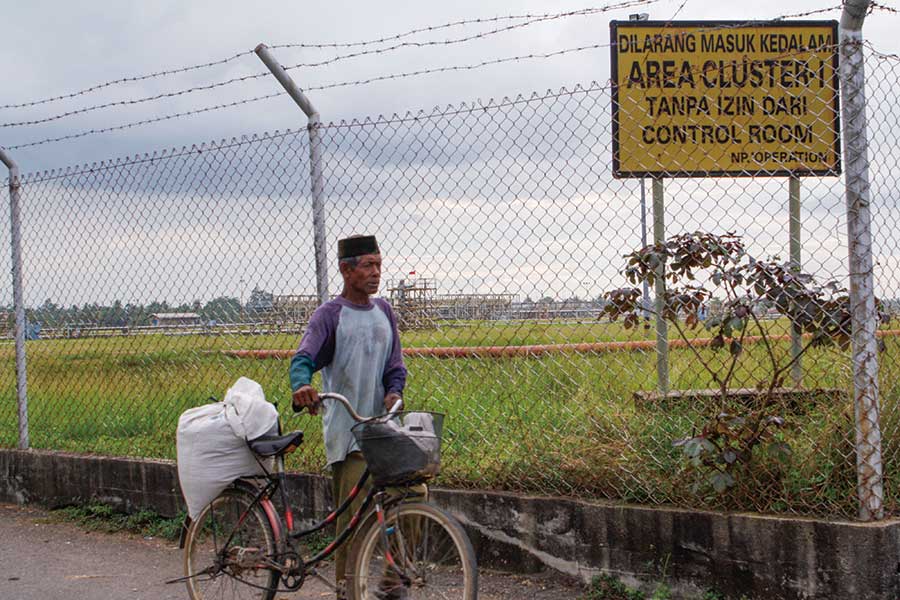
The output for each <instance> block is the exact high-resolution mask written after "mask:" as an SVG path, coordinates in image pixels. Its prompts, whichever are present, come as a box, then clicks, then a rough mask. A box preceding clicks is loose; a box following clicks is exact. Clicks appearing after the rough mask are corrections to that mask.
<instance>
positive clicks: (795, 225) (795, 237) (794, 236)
mask: <svg viewBox="0 0 900 600" xmlns="http://www.w3.org/2000/svg"><path fill="white" fill-rule="evenodd" d="M788 197H789V200H788V204H789V207H788V213H789V214H790V216H789V219H790V225H789V231H790V238H791V239H790V261H791V269H792V270H794V271H795V272H799V271H800V264H801V262H800V261H801V256H800V254H801V249H802V244H801V241H800V236H801V224H800V178H799V177H796V176H794V175H791V177H790V179H788ZM802 336H803V332H802V331H801V330H800V327H799V326H798V325H796V324H792V325H791V359H796V360H795V361H794V364H793V365H791V379H792V380H793V382H794V387H797V388H798V387H800V386H802V385H803V364H802V361H803V359H802V358H796V357H797V356H799V354H800V352H801V351H802V346H803V337H802Z"/></svg>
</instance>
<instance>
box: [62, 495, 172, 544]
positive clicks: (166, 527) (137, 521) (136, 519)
mask: <svg viewBox="0 0 900 600" xmlns="http://www.w3.org/2000/svg"><path fill="white" fill-rule="evenodd" d="M50 514H51V517H52V518H54V519H58V520H60V521H67V522H70V523H75V524H77V525H78V526H79V527H82V528H84V529H88V530H90V531H102V532H105V533H118V532H127V533H136V534H139V535H142V536H145V537H158V538H163V539H166V540H172V541H174V540H177V539H178V538H179V536H180V535H181V525H182V523H183V521H184V515H179V516H177V517H174V518H167V517H163V516H160V515H158V514H156V513H155V512H153V511H149V510H142V511H139V512H136V513H132V514H125V513H122V512H119V511H117V510H116V509H115V508H113V507H112V506H109V505H108V504H102V503H97V502H93V503H88V504H83V505H77V506H67V507H65V508H60V509H57V510H54V511H52V512H51V513H50Z"/></svg>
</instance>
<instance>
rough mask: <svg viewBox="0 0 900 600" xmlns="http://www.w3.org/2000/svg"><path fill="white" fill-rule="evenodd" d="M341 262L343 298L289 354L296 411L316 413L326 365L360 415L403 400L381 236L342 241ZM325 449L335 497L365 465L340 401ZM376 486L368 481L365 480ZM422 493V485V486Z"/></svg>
mask: <svg viewBox="0 0 900 600" xmlns="http://www.w3.org/2000/svg"><path fill="white" fill-rule="evenodd" d="M338 260H339V267H340V271H341V277H342V278H343V280H344V285H343V290H342V291H341V294H340V296H338V297H336V298H334V299H333V300H330V301H329V302H326V303H325V304H323V305H322V306H320V307H319V308H318V309H316V311H315V312H314V313H313V315H312V317H311V318H310V321H309V325H308V326H307V329H306V332H305V333H304V335H303V339H302V340H301V341H300V347H299V348H298V350H297V352H296V354H294V357H293V359H292V360H291V367H290V380H291V390H292V392H293V399H292V400H293V407H294V410H295V411H300V410H302V409H303V408H306V409H308V410H309V411H310V413H312V414H316V413H317V411H318V406H319V397H318V392H317V391H316V389H315V388H314V387H313V386H312V385H311V384H310V383H311V381H312V375H313V373H315V372H316V371H319V370H321V371H322V388H323V390H324V391H326V392H335V393H338V394H341V395H343V396H346V397H347V398H348V399H349V400H350V402H351V404H352V405H353V408H354V409H355V410H356V411H357V412H358V413H359V414H360V415H361V416H362V417H374V416H377V415H380V414H383V413H384V412H386V411H389V410H390V409H391V408H393V407H394V404H395V403H397V402H398V401H400V400H401V397H402V394H403V388H404V387H405V385H406V373H407V371H406V366H405V365H404V363H403V356H402V354H401V350H400V336H399V334H398V330H397V318H396V316H395V314H394V311H393V309H392V308H391V306H390V304H389V303H388V302H387V301H386V300H384V299H382V298H372V296H373V295H374V294H375V293H377V292H378V288H379V285H380V283H381V264H382V263H381V252H380V250H379V248H378V242H377V241H376V239H375V236H351V237H348V238H345V239H342V240H339V241H338ZM322 422H323V429H324V433H323V437H324V439H325V453H326V457H327V460H328V465H329V467H330V468H331V473H332V490H333V494H334V496H333V497H334V498H335V499H336V501H337V499H340V498H344V497H347V496H348V495H349V494H350V491H351V490H352V488H353V486H354V485H356V484H357V482H358V481H359V479H360V477H361V476H362V474H363V472H364V471H365V469H366V462H365V460H364V459H363V456H362V454H361V452H360V449H359V446H358V445H357V443H356V440H355V439H354V436H353V434H352V433H351V431H350V430H351V428H352V427H353V425H355V424H356V422H355V421H354V420H353V418H352V417H351V416H350V415H349V414H348V412H347V411H345V410H343V408H342V407H339V406H332V407H325V410H324V415H323V419H322ZM369 485H371V483H370V482H368V481H367V483H366V486H367V487H368V486H369ZM413 489H414V491H419V492H420V493H422V494H424V493H425V492H424V489H425V488H424V485H423V486H419V489H418V490H415V488H413ZM365 491H368V490H364V493H363V494H361V495H360V496H358V497H357V499H356V500H355V501H354V504H352V505H351V507H350V510H348V511H345V512H344V513H342V514H341V515H340V516H339V517H338V518H337V522H336V527H337V530H338V531H341V530H342V529H344V528H345V527H346V526H347V524H348V522H349V520H350V515H352V514H354V512H355V511H356V509H357V507H358V506H359V504H360V503H361V502H362V498H363V496H364V495H365ZM347 557H348V551H347V547H346V546H342V547H341V548H339V549H338V550H337V552H336V553H335V580H336V584H337V586H338V598H339V599H341V598H343V597H344V589H345V586H346V564H347ZM383 597H384V598H389V599H395V598H396V599H400V598H405V597H406V594H405V590H404V589H403V588H402V587H398V588H397V589H396V590H387V591H386V593H385V594H384V595H383Z"/></svg>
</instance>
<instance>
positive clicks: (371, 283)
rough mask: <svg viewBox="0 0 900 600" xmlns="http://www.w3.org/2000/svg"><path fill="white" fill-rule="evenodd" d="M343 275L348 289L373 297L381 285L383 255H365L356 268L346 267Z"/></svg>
mask: <svg viewBox="0 0 900 600" xmlns="http://www.w3.org/2000/svg"><path fill="white" fill-rule="evenodd" d="M341 273H342V274H343V275H344V281H345V282H346V283H347V286H348V287H350V288H351V289H353V290H356V291H358V292H362V293H365V294H368V295H370V296H371V295H372V294H375V293H377V292H378V286H379V285H381V255H380V254H363V255H362V256H360V257H359V262H358V263H357V264H356V267H350V266H349V265H347V266H344V267H342V268H341Z"/></svg>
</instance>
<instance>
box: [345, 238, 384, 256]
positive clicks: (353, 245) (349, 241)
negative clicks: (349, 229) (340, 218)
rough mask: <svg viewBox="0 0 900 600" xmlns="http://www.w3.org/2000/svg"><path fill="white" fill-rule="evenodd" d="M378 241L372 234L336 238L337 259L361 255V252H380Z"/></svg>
mask: <svg viewBox="0 0 900 600" xmlns="http://www.w3.org/2000/svg"><path fill="white" fill-rule="evenodd" d="M380 253H381V250H379V249H378V242H377V241H376V240H375V236H374V235H351V236H350V237H348V238H344V239H342V240H338V260H342V259H345V258H353V257H354V256H362V255H363V254H380Z"/></svg>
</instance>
